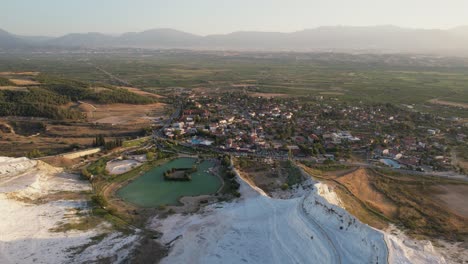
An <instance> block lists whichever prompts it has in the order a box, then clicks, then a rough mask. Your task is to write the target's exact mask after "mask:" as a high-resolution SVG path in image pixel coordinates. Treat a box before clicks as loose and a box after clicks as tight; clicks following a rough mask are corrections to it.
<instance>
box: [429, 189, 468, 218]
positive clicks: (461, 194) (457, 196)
mask: <svg viewBox="0 0 468 264" xmlns="http://www.w3.org/2000/svg"><path fill="white" fill-rule="evenodd" d="M433 188H434V190H435V193H437V194H436V195H435V196H436V197H437V198H438V199H440V200H441V201H442V202H443V204H445V205H446V206H447V207H448V208H449V209H450V210H452V211H453V212H455V213H456V214H459V215H461V216H463V217H466V218H468V185H439V186H435V187H433ZM467 221H468V220H467Z"/></svg>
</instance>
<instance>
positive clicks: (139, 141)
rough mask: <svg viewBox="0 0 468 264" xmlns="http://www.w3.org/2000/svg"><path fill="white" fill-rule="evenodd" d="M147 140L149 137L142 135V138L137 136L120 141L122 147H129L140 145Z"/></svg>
mask: <svg viewBox="0 0 468 264" xmlns="http://www.w3.org/2000/svg"><path fill="white" fill-rule="evenodd" d="M149 140H151V137H150V136H149V137H142V138H137V139H133V140H126V141H124V142H123V143H122V147H124V148H130V147H141V146H143V145H144V144H145V143H147V142H148V141H149Z"/></svg>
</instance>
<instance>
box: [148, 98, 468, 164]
mask: <svg viewBox="0 0 468 264" xmlns="http://www.w3.org/2000/svg"><path fill="white" fill-rule="evenodd" d="M182 98H184V99H182V100H183V101H182V102H181V104H182V105H183V107H182V109H181V114H180V116H179V117H177V118H174V119H173V120H172V122H171V124H170V125H169V126H165V127H161V125H160V126H157V129H161V130H163V132H162V133H159V134H158V135H162V138H166V139H170V140H175V141H177V142H179V143H181V144H183V145H186V146H190V147H196V148H208V149H211V150H215V151H218V152H224V153H231V154H234V155H237V156H246V155H252V156H257V157H264V158H276V159H288V158H294V159H306V160H309V161H312V162H315V163H327V162H340V163H356V162H366V163H367V162H369V164H374V165H382V166H388V167H391V168H394V169H406V170H413V171H419V172H432V171H456V172H459V173H464V171H463V169H462V168H457V167H456V166H454V165H452V160H451V159H452V152H451V144H456V143H457V142H464V140H465V139H466V135H467V134H468V128H467V126H459V125H458V122H457V120H456V119H453V118H442V117H436V116H434V115H432V114H424V113H420V112H416V111H414V110H413V109H412V107H411V106H409V105H401V106H395V105H392V104H373V105H369V104H364V103H362V102H356V104H350V103H349V102H342V101H339V100H338V99H337V98H333V97H326V98H324V97H323V96H310V97H309V98H294V97H264V96H263V97H262V96H255V95H252V93H246V92H230V93H218V94H216V93H215V94H213V93H210V94H207V93H204V92H200V93H197V92H189V93H187V94H185V96H184V97H182ZM158 131H159V130H158Z"/></svg>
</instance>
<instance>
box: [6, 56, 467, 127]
mask: <svg viewBox="0 0 468 264" xmlns="http://www.w3.org/2000/svg"><path fill="white" fill-rule="evenodd" d="M0 62H2V63H1V64H0V71H3V72H7V73H9V75H8V74H5V75H4V76H7V77H8V78H10V77H11V78H13V80H14V79H24V80H25V81H26V79H27V78H26V79H25V78H24V77H21V78H20V77H18V76H17V75H12V74H11V73H12V72H25V71H29V72H32V73H34V74H37V72H38V71H41V73H43V74H48V75H51V76H61V77H63V78H67V79H72V80H76V81H80V82H86V83H94V84H99V83H102V84H115V85H118V84H117V83H116V82H118V81H117V80H116V79H115V78H112V77H111V76H109V75H107V74H105V73H103V72H102V71H99V70H97V68H96V67H99V69H105V70H106V71H107V72H110V73H112V76H114V77H115V76H116V77H118V78H119V79H123V80H125V81H126V82H128V83H130V84H132V85H133V86H135V87H138V88H140V89H141V90H143V91H144V92H146V94H143V93H142V92H141V91H138V93H139V94H141V95H144V96H151V95H150V94H159V95H160V96H165V95H167V92H168V91H171V90H167V89H168V88H180V87H182V88H185V89H197V88H199V89H204V90H210V89H214V90H219V89H229V90H233V89H238V90H246V91H249V92H251V93H252V94H253V95H254V96H260V95H261V94H265V96H266V97H278V96H282V95H284V96H286V95H287V96H301V97H304V96H323V97H326V98H330V97H331V98H336V100H343V101H349V102H357V101H362V102H367V103H393V104H396V105H400V106H401V105H411V106H412V107H413V108H414V109H416V110H418V111H423V112H429V113H437V114H438V115H442V116H446V117H452V116H457V117H463V118H467V117H468V115H467V113H466V111H465V110H466V109H465V107H464V104H466V102H468V89H467V83H468V75H467V74H466V72H467V70H468V61H467V60H465V59H458V58H435V57H434V58H432V57H425V56H412V57H411V56H405V55H347V54H327V53H323V54H321V53H318V54H301V53H297V54H296V53H291V54H287V53H286V54H275V53H273V54H268V53H258V54H257V53H225V54H224V53H217V52H211V53H210V52H206V53H201V52H188V51H186V52H185V51H174V52H171V51H167V52H164V51H158V52H156V51H155V52H151V51H146V52H142V53H141V54H139V53H137V54H125V53H113V54H111V55H108V54H99V53H98V54H95V55H93V56H92V57H91V56H88V55H87V54H81V55H80V54H77V55H71V54H68V55H67V54H65V55H62V56H48V55H40V54H38V55H32V58H31V59H30V60H28V61H24V60H22V59H21V57H15V56H14V55H1V56H0ZM19 76H23V75H19ZM28 78H29V80H30V81H35V80H34V78H32V79H31V78H30V77H28ZM130 89H132V88H130ZM148 92H149V94H148ZM153 97H154V96H153Z"/></svg>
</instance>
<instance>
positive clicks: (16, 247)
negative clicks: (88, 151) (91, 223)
mask: <svg viewBox="0 0 468 264" xmlns="http://www.w3.org/2000/svg"><path fill="white" fill-rule="evenodd" d="M77 178H78V177H77V176H76V175H72V174H67V173H64V172H62V171H61V170H60V169H58V168H54V167H52V166H49V165H47V164H45V163H43V162H40V161H33V160H29V159H27V158H19V159H15V158H6V157H0V263H1V264H9V263H21V264H23V263H44V264H54V263H90V261H91V260H93V261H96V260H98V259H101V258H105V257H111V258H110V259H111V260H112V262H113V263H119V262H123V260H124V259H125V257H126V256H128V254H129V252H130V251H131V250H132V249H133V247H134V246H135V245H136V243H135V241H136V239H137V236H136V235H131V236H122V234H121V233H118V232H111V233H110V234H109V235H107V236H106V237H105V238H104V239H103V240H102V241H101V242H99V243H96V245H93V246H91V247H89V248H87V249H86V250H85V251H83V252H82V253H81V254H79V255H77V256H75V255H74V254H73V248H78V247H82V246H84V245H86V244H88V243H90V242H91V241H92V239H91V238H93V237H95V236H97V235H100V234H103V232H104V231H105V230H107V229H108V228H106V226H108V224H105V223H104V224H102V225H100V226H98V228H96V229H93V230H89V231H68V232H52V231H51V229H52V228H54V227H57V225H58V223H60V222H67V221H72V220H73V219H76V217H77V216H76V213H75V212H76V210H77V209H79V210H83V211H86V210H87V209H88V205H87V202H86V201H82V200H78V201H76V200H73V201H65V200H58V201H51V202H41V203H37V202H36V201H37V199H38V198H43V197H46V196H47V195H49V194H53V193H58V192H62V191H66V192H76V191H86V190H91V186H90V184H89V183H87V182H84V181H80V180H78V179H77ZM23 199H27V200H28V201H31V202H28V203H25V202H22V201H21V200H23ZM106 232H110V231H106Z"/></svg>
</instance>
